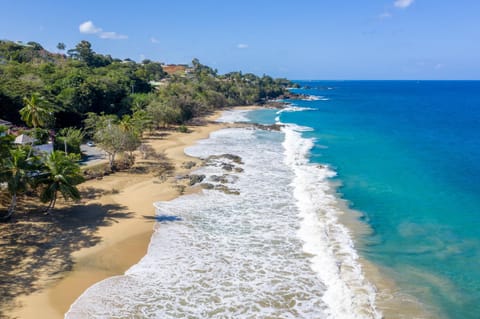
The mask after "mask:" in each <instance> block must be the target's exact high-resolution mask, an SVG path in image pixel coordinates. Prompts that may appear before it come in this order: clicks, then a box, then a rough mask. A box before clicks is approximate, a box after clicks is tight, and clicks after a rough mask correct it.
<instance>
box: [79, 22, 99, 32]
mask: <svg viewBox="0 0 480 319" xmlns="http://www.w3.org/2000/svg"><path fill="white" fill-rule="evenodd" d="M78 29H79V30H80V33H88V34H95V33H99V32H102V28H97V27H96V26H95V25H94V24H93V22H92V21H85V22H84V23H82V24H80V26H79V27H78Z"/></svg>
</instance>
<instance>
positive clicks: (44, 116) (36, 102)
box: [20, 93, 52, 128]
mask: <svg viewBox="0 0 480 319" xmlns="http://www.w3.org/2000/svg"><path fill="white" fill-rule="evenodd" d="M23 102H24V105H25V106H24V107H23V108H22V109H20V115H21V117H22V120H23V121H24V122H25V123H26V124H27V125H28V126H30V127H33V128H37V127H45V126H46V125H47V124H48V123H49V121H50V120H51V119H52V109H51V108H50V107H48V106H47V104H46V103H45V99H44V98H43V97H41V96H40V95H39V94H37V93H34V94H32V95H31V96H30V98H26V97H25V98H23Z"/></svg>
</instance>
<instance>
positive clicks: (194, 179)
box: [188, 174, 205, 186]
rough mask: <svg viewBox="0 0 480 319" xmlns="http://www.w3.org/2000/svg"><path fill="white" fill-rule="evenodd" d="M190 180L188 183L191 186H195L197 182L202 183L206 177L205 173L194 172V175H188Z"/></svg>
mask: <svg viewBox="0 0 480 319" xmlns="http://www.w3.org/2000/svg"><path fill="white" fill-rule="evenodd" d="M188 177H189V179H190V181H189V182H188V184H189V185H190V186H193V185H195V184H197V183H201V182H202V181H203V180H204V179H205V175H203V174H202V175H195V174H192V175H189V176H188Z"/></svg>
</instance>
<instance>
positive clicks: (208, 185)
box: [200, 183, 215, 189]
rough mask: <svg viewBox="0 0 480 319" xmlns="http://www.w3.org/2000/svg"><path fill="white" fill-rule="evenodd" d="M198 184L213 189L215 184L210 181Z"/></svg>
mask: <svg viewBox="0 0 480 319" xmlns="http://www.w3.org/2000/svg"><path fill="white" fill-rule="evenodd" d="M200 186H201V187H202V188H204V189H214V188H215V185H213V184H210V183H202V184H200Z"/></svg>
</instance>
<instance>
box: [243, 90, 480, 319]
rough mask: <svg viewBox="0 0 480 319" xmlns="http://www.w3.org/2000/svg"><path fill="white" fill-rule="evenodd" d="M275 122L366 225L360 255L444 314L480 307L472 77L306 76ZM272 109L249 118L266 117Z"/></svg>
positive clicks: (476, 101) (476, 106)
mask: <svg viewBox="0 0 480 319" xmlns="http://www.w3.org/2000/svg"><path fill="white" fill-rule="evenodd" d="M299 83H300V85H302V86H303V88H302V89H298V90H295V91H296V92H299V93H303V94H307V95H311V96H314V97H315V98H314V99H313V100H304V101H293V103H294V105H295V106H298V107H299V108H297V109H296V111H295V112H282V113H281V114H279V115H278V116H279V119H280V121H281V122H283V123H295V124H297V125H301V126H307V127H310V128H312V129H313V131H309V132H304V133H303V135H304V137H309V138H310V137H313V138H315V141H316V142H315V146H314V148H313V150H312V151H311V154H310V161H311V162H314V163H325V164H328V165H329V166H331V167H332V168H333V169H334V170H335V171H336V172H337V173H338V175H337V177H335V178H336V179H338V180H339V181H340V182H341V185H342V186H341V187H340V188H339V190H338V191H339V193H340V195H341V196H342V197H343V198H344V199H346V200H347V201H349V203H350V205H351V207H352V208H354V209H356V210H358V211H361V212H362V213H363V214H364V217H363V218H362V219H363V220H364V221H365V222H366V223H368V224H369V225H370V226H371V228H372V229H373V233H372V235H371V236H369V237H368V238H366V242H367V244H366V245H362V246H361V247H358V248H359V250H360V253H361V254H362V255H364V256H365V257H367V258H368V259H369V260H371V261H373V262H374V263H376V264H378V265H380V266H381V268H382V269H384V271H386V272H387V274H388V275H389V276H391V277H392V278H394V279H395V281H396V282H397V284H398V285H399V287H400V288H401V289H402V290H403V291H404V292H407V293H409V294H412V295H414V296H415V297H417V298H418V299H419V300H420V301H421V302H422V303H424V304H425V305H426V306H427V307H432V308H433V309H434V310H435V311H437V312H439V313H440V314H442V315H444V316H445V317H447V318H478V317H479V313H480V231H479V227H480V95H479V94H478V92H480V82H477V81H456V82H450V81H442V82H435V81H421V82H417V81H345V82H339V81H310V82H299ZM276 116H277V114H276V111H274V110H267V111H265V110H262V111H258V112H253V113H251V114H250V118H251V119H252V121H259V122H263V123H269V122H272V121H274V119H275V117H276Z"/></svg>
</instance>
